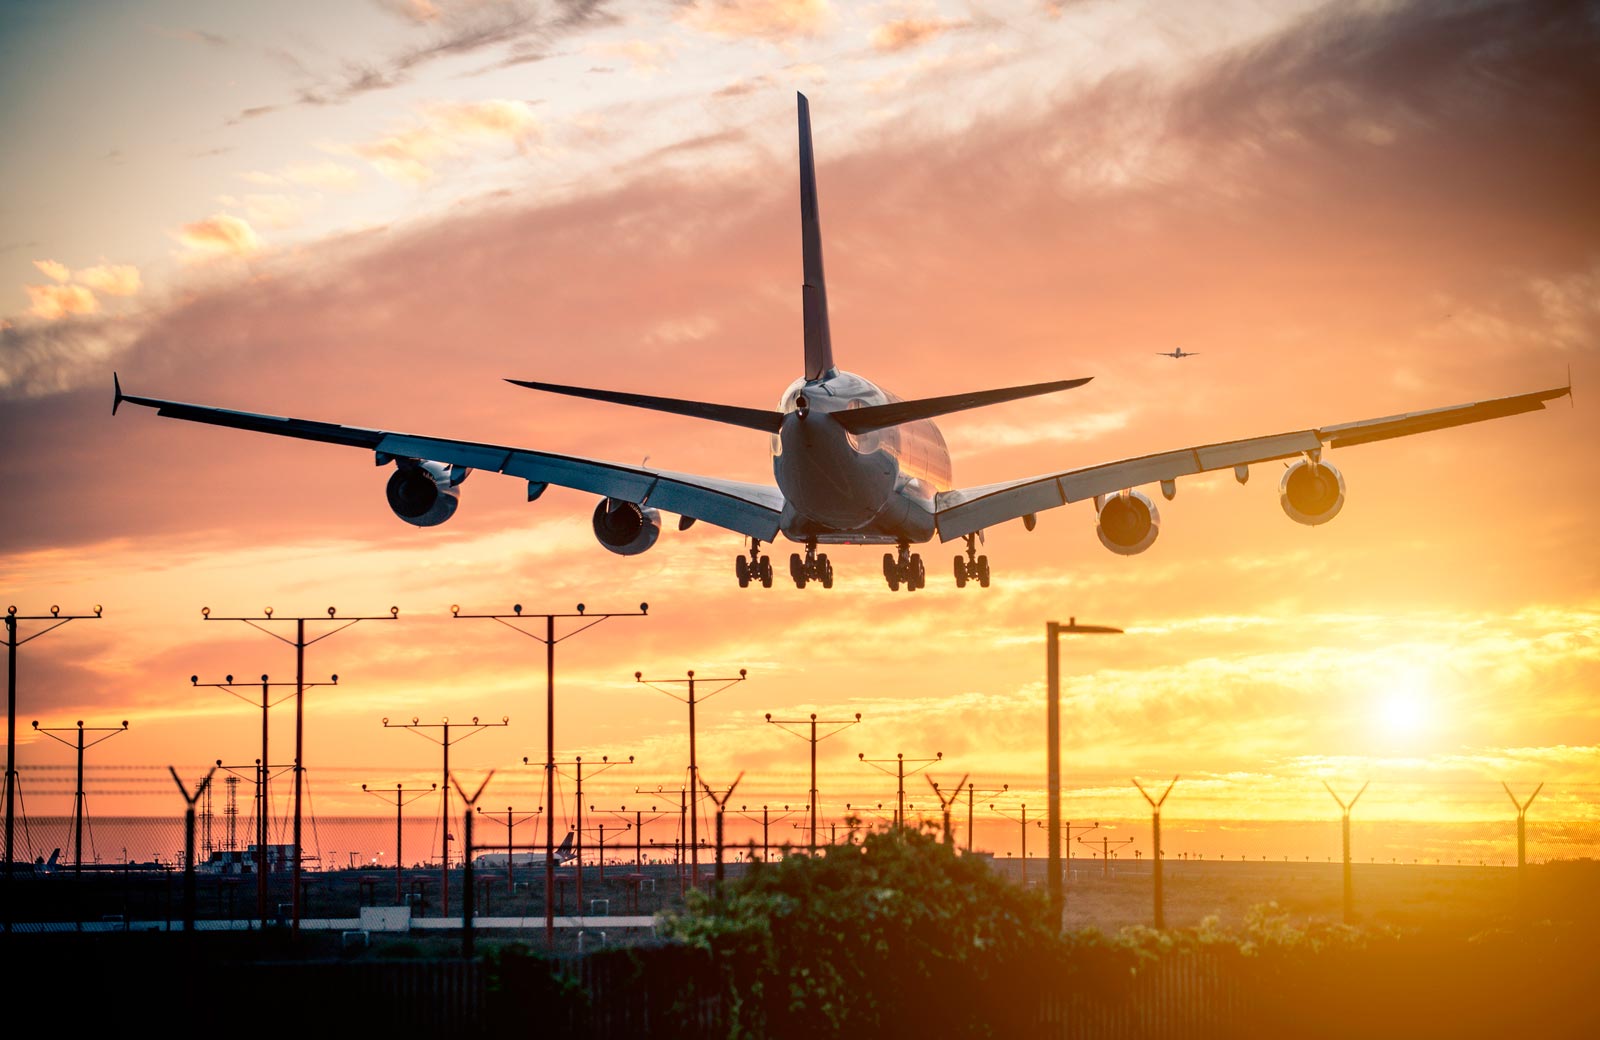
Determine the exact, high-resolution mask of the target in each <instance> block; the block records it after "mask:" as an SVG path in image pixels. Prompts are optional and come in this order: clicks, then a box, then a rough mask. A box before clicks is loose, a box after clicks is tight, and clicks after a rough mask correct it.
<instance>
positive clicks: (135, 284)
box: [72, 264, 144, 296]
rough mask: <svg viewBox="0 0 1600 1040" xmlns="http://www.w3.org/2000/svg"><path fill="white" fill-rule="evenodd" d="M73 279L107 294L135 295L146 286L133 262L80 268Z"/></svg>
mask: <svg viewBox="0 0 1600 1040" xmlns="http://www.w3.org/2000/svg"><path fill="white" fill-rule="evenodd" d="M72 277H73V280H74V281H76V282H78V283H80V284H82V285H87V286H88V287H89V288H91V289H94V290H95V291H96V292H103V293H105V294H106V295H107V296H134V295H136V294H137V293H138V292H139V290H140V289H141V288H143V286H144V282H143V279H141V278H140V277H139V269H138V268H137V267H135V266H134V265H133V264H97V265H95V266H94V267H84V268H79V269H78V270H77V271H75V272H74V273H73V276H72Z"/></svg>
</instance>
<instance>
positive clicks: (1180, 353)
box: [1156, 347, 1198, 358]
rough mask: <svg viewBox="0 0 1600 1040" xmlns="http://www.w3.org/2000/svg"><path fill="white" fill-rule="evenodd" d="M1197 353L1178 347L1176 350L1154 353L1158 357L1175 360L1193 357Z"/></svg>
mask: <svg viewBox="0 0 1600 1040" xmlns="http://www.w3.org/2000/svg"><path fill="white" fill-rule="evenodd" d="M1197 353H1198V352H1197V351H1193V350H1184V349H1183V348H1182V347H1179V348H1178V349H1177V350H1158V351H1156V354H1157V355H1159V356H1160V357H1175V358H1186V357H1195V356H1196V354H1197Z"/></svg>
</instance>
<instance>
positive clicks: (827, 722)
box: [767, 711, 861, 856]
mask: <svg viewBox="0 0 1600 1040" xmlns="http://www.w3.org/2000/svg"><path fill="white" fill-rule="evenodd" d="M767 721H768V722H770V723H772V725H774V726H777V727H778V728H779V729H781V730H786V731H787V732H790V733H793V734H794V735H795V736H797V737H801V738H803V739H805V740H808V741H810V743H811V840H810V849H811V854H812V855H813V856H815V855H816V854H817V741H819V740H827V739H828V738H829V737H831V736H833V735H834V734H835V733H838V732H840V731H842V730H845V729H848V728H849V727H851V726H854V725H855V724H856V723H858V722H860V721H861V713H860V712H859V711H858V712H856V717H855V718H854V719H818V718H817V713H816V712H812V713H811V718H810V719H809V720H806V719H775V718H773V717H772V715H771V713H768V715H767ZM808 723H809V725H810V726H811V735H810V736H806V735H805V734H803V733H800V732H799V731H797V730H792V729H789V727H790V726H804V725H807V724H808ZM819 725H820V726H837V727H838V729H834V730H829V731H828V732H827V733H824V734H822V735H821V736H820V737H819V736H818V735H817V727H818V726H819Z"/></svg>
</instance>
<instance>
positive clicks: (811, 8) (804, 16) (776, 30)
mask: <svg viewBox="0 0 1600 1040" xmlns="http://www.w3.org/2000/svg"><path fill="white" fill-rule="evenodd" d="M678 19H679V20H680V21H682V22H683V23H684V24H685V25H688V26H690V27H692V28H695V29H698V30H700V31H701V32H705V33H710V34H712V35H713V36H731V37H741V38H757V39H773V40H783V39H791V38H793V37H797V36H818V35H821V34H822V33H823V32H825V31H826V30H827V29H828V28H829V27H830V26H831V25H832V23H833V20H834V12H833V8H832V6H831V5H830V4H829V3H828V0H693V2H692V3H690V4H688V5H687V6H685V7H683V8H681V9H680V10H679V13H678Z"/></svg>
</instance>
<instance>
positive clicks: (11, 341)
mask: <svg viewBox="0 0 1600 1040" xmlns="http://www.w3.org/2000/svg"><path fill="white" fill-rule="evenodd" d="M132 338H133V331H132V327H131V326H130V325H129V324H128V323H127V322H124V321H115V320H111V319H107V318H81V317H80V318H76V319H74V320H70V321H51V322H48V323H46V324H38V323H31V324H27V323H25V324H24V325H21V326H7V327H5V328H3V329H0V400H6V401H17V400H22V399H27V398H37V397H46V396H48V395H51V394H59V393H61V392H62V391H64V390H69V389H72V388H75V387H79V386H82V385H83V384H84V383H85V382H86V381H94V380H97V379H99V378H100V376H101V375H102V373H103V372H104V371H105V364H106V361H107V360H108V359H109V358H112V357H114V356H116V355H117V354H118V353H119V352H121V351H122V350H123V349H125V348H126V347H127V344H128V343H129V342H130V341H131V340H132ZM20 429H21V428H20V426H19V427H18V429H17V430H15V431H9V432H11V433H15V434H17V435H19V436H20V435H21V434H20Z"/></svg>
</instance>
